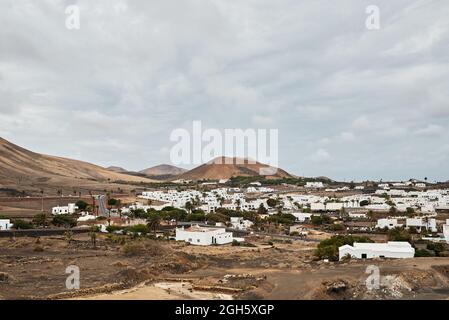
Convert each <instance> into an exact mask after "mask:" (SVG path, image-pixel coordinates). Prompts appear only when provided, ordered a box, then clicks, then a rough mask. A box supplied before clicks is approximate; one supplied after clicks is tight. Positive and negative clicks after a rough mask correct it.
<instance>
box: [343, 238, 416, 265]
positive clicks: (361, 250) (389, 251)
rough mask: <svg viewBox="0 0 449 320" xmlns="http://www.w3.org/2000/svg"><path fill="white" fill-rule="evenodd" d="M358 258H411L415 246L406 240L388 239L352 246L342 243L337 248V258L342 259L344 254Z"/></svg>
mask: <svg viewBox="0 0 449 320" xmlns="http://www.w3.org/2000/svg"><path fill="white" fill-rule="evenodd" d="M348 254H349V255H350V256H351V257H354V258H358V259H372V258H397V259H401V258H402V259H404V258H413V257H414V256H415V248H413V247H412V246H411V244H410V243H408V242H399V241H389V242H387V243H358V242H354V245H353V246H350V245H344V246H341V247H340V248H338V256H339V259H340V260H342V259H343V257H345V256H346V255H348Z"/></svg>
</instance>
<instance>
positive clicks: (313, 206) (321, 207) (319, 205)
mask: <svg viewBox="0 0 449 320" xmlns="http://www.w3.org/2000/svg"><path fill="white" fill-rule="evenodd" d="M310 210H312V211H325V210H326V205H325V204H324V203H321V202H315V203H311V204H310Z"/></svg>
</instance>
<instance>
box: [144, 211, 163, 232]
mask: <svg viewBox="0 0 449 320" xmlns="http://www.w3.org/2000/svg"><path fill="white" fill-rule="evenodd" d="M147 221H148V228H150V229H153V232H154V235H155V236H156V229H157V228H159V226H160V225H161V217H159V215H158V214H151V215H150V216H149V217H148V219H147Z"/></svg>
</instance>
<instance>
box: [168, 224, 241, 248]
mask: <svg viewBox="0 0 449 320" xmlns="http://www.w3.org/2000/svg"><path fill="white" fill-rule="evenodd" d="M176 241H185V242H188V243H190V244H193V245H198V246H210V245H212V244H227V243H231V242H232V241H233V237H232V232H226V229H225V228H205V227H200V226H197V225H196V226H191V227H190V228H187V229H184V227H183V228H177V229H176Z"/></svg>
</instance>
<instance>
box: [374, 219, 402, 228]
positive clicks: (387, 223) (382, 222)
mask: <svg viewBox="0 0 449 320" xmlns="http://www.w3.org/2000/svg"><path fill="white" fill-rule="evenodd" d="M400 227H402V224H399V223H398V219H379V220H377V225H376V228H379V229H384V228H388V229H394V228H400Z"/></svg>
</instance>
